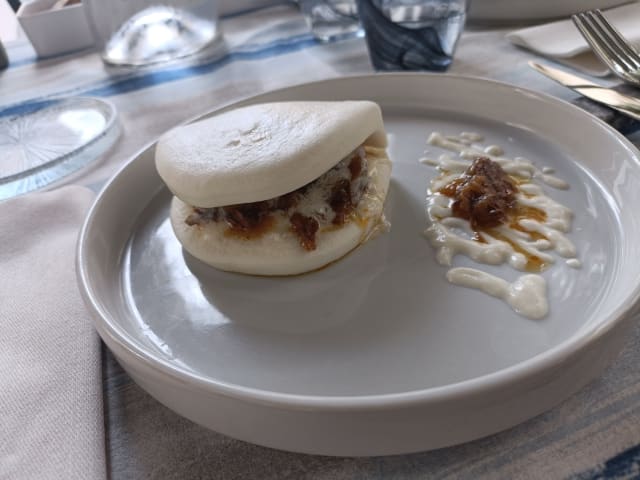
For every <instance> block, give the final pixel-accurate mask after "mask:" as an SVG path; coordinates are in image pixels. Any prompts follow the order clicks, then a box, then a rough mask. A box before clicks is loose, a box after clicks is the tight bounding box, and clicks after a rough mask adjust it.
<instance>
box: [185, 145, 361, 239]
mask: <svg viewBox="0 0 640 480" xmlns="http://www.w3.org/2000/svg"><path fill="white" fill-rule="evenodd" d="M367 186H368V176H367V161H366V157H365V156H364V151H363V149H358V150H357V151H356V152H354V154H352V155H351V156H349V157H347V158H346V159H344V160H342V161H341V162H339V163H338V164H337V165H336V166H335V167H333V168H332V169H331V170H329V171H328V172H326V173H325V174H323V175H322V176H320V177H319V178H318V179H316V180H314V181H313V182H311V183H309V184H307V185H305V186H303V187H301V188H299V189H297V190H294V191H293V192H289V193H287V194H285V195H281V196H279V197H276V198H272V199H270V200H264V201H260V202H253V203H243V204H239V205H229V206H225V207H214V208H199V207H194V208H193V213H191V215H189V216H188V217H187V218H186V220H185V222H186V224H187V225H190V226H193V225H204V224H206V223H208V222H220V221H224V222H226V223H227V225H228V226H229V228H230V229H231V230H232V231H233V232H234V233H239V234H243V233H250V232H252V231H255V230H258V229H260V227H261V226H263V225H264V224H265V222H267V221H269V220H270V219H271V217H272V215H273V214H274V213H276V212H283V213H285V214H286V216H287V217H288V219H289V223H290V225H291V231H292V232H293V233H294V234H295V235H296V236H297V237H298V241H299V242H300V245H301V246H302V248H304V249H305V250H307V251H311V250H315V249H316V235H317V233H318V230H319V229H320V223H321V222H323V221H324V222H326V223H332V224H334V225H343V224H344V223H345V222H346V221H348V219H349V217H350V215H351V214H352V213H353V212H354V211H355V209H356V207H357V206H358V203H359V202H360V199H361V198H362V195H363V194H364V192H365V191H366V189H367ZM314 189H315V190H316V191H318V190H320V192H321V193H322V194H321V195H320V197H318V196H317V195H316V196H314V197H313V201H318V202H319V203H324V204H326V205H328V207H329V208H330V211H329V212H325V211H324V210H325V209H323V208H322V205H317V206H312V207H311V208H310V206H309V205H308V204H309V203H310V202H309V201H308V200H309V196H310V195H312V193H313V192H312V191H313V190H314ZM305 194H308V197H305ZM305 200H307V202H305ZM315 207H317V208H315Z"/></svg>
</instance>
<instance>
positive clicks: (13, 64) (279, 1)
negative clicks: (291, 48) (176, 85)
mask: <svg viewBox="0 0 640 480" xmlns="http://www.w3.org/2000/svg"><path fill="white" fill-rule="evenodd" d="M284 5H296V2H295V1H293V0H274V1H273V2H270V3H268V4H266V5H260V6H259V7H251V8H247V9H244V10H238V11H237V12H233V13H228V14H226V15H222V16H220V20H228V19H231V18H237V17H242V16H243V15H250V14H252V13H256V12H259V11H261V10H266V9H268V8H272V7H278V6H284ZM91 51H93V48H89V49H83V50H79V51H75V52H65V53H59V54H56V55H50V56H48V57H43V58H38V57H36V56H35V55H31V56H29V57H26V58H22V59H20V60H11V61H10V62H9V69H13V68H18V67H24V66H26V65H31V64H34V63H38V62H45V61H49V60H60V59H62V58H65V57H73V56H75V55H81V54H84V53H87V52H91Z"/></svg>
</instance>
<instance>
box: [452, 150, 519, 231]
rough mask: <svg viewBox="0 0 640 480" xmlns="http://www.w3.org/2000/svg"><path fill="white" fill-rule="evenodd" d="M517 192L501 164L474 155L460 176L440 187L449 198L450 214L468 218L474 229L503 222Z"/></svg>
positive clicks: (512, 206)
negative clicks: (474, 157) (450, 203)
mask: <svg viewBox="0 0 640 480" xmlns="http://www.w3.org/2000/svg"><path fill="white" fill-rule="evenodd" d="M517 191H518V190H517V187H516V185H515V184H514V183H513V181H512V180H511V179H510V178H509V176H508V175H507V174H506V173H505V171H504V170H503V169H502V167H501V166H500V165H499V164H498V163H496V162H494V161H492V160H490V159H488V158H486V157H478V158H476V159H475V160H474V161H473V163H472V164H471V166H470V167H469V168H468V169H467V170H466V171H465V172H464V174H463V176H462V177H460V178H458V179H456V180H454V181H453V182H451V183H450V184H448V185H446V186H445V187H444V188H442V189H441V190H440V192H441V193H442V194H443V195H447V196H449V197H451V198H453V204H452V206H451V209H452V212H453V215H454V216H456V217H460V218H464V219H466V220H469V222H470V223H471V227H472V228H473V229H474V230H477V229H479V228H492V227H497V226H499V225H501V224H502V223H504V222H505V221H506V220H507V215H508V213H509V212H510V211H511V210H512V209H513V208H514V207H515V204H516V196H515V194H516V192H517Z"/></svg>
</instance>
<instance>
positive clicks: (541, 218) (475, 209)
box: [438, 157, 548, 272]
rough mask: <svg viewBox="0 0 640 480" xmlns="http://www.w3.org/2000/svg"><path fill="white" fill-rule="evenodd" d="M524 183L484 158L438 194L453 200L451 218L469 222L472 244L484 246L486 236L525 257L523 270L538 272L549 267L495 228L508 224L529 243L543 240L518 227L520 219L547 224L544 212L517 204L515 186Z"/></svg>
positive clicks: (476, 160)
mask: <svg viewBox="0 0 640 480" xmlns="http://www.w3.org/2000/svg"><path fill="white" fill-rule="evenodd" d="M523 183H526V182H525V181H524V180H523V179H521V178H513V177H510V176H509V175H507V173H505V171H504V170H503V169H502V167H500V165H499V164H498V163H496V162H494V161H492V160H490V159H488V158H486V157H478V158H476V159H475V160H474V161H473V163H472V164H471V166H470V167H469V168H468V169H467V170H466V171H465V172H464V173H463V175H462V176H461V177H459V178H456V179H455V180H453V181H452V182H450V183H448V184H447V185H445V186H444V187H442V188H441V189H440V190H438V192H439V193H441V194H442V195H445V196H446V197H449V198H451V199H453V202H452V208H451V209H452V214H453V216H455V217H459V218H464V219H466V220H469V223H470V224H471V229H472V230H473V236H472V239H473V240H474V241H476V242H479V243H486V240H485V238H484V237H483V235H482V234H483V233H486V234H487V235H490V236H492V237H493V238H496V239H498V240H501V241H503V242H506V243H508V244H509V245H511V247H512V248H513V249H514V250H515V251H516V252H518V253H521V254H522V255H524V256H525V258H526V259H527V264H526V266H525V270H527V271H528V272H541V271H542V270H544V269H545V268H546V267H547V266H548V265H547V264H546V263H545V262H544V261H543V260H542V259H541V258H540V257H538V256H537V255H532V254H531V253H529V252H527V251H526V250H524V249H523V248H522V247H520V246H519V245H518V244H516V243H514V242H513V241H512V240H510V239H509V238H507V237H505V236H504V235H502V234H500V233H499V232H498V231H497V230H496V227H498V226H500V225H503V224H507V225H509V227H510V228H512V229H514V230H517V231H520V232H524V233H526V234H528V235H529V237H530V238H531V240H534V241H535V240H540V239H546V237H545V236H544V235H542V234H541V233H538V232H532V231H529V230H526V229H525V228H523V227H522V226H521V225H520V223H519V222H520V221H521V220H523V219H530V220H535V221H537V222H540V223H544V222H545V221H546V220H547V214H546V213H545V212H544V211H542V210H540V209H538V208H534V207H529V206H525V205H520V204H518V203H517V200H516V196H515V194H516V193H517V192H518V187H517V186H518V185H521V184H523Z"/></svg>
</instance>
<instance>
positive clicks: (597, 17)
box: [571, 10, 640, 85]
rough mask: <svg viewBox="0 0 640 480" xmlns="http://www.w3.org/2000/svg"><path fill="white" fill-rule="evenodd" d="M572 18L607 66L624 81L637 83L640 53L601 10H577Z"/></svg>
mask: <svg viewBox="0 0 640 480" xmlns="http://www.w3.org/2000/svg"><path fill="white" fill-rule="evenodd" d="M571 19H572V20H573V23H574V24H575V25H576V27H578V30H580V33H581V34H582V36H583V37H584V39H585V40H586V41H587V43H588V44H589V45H590V46H591V49H592V50H593V52H594V53H595V54H596V55H597V56H598V57H599V58H600V60H602V61H603V62H604V63H605V64H606V65H607V66H608V67H609V70H611V71H612V72H613V73H614V74H615V75H616V76H618V77H620V78H621V79H622V80H624V81H625V82H628V83H632V84H634V85H640V55H638V52H637V51H636V49H635V48H633V47H632V46H631V44H629V42H628V41H627V40H625V38H624V37H623V36H622V35H621V34H620V32H619V31H618V30H617V29H616V28H615V27H614V26H613V25H611V24H610V23H609V22H608V21H607V19H606V18H604V15H602V12H601V11H600V10H589V11H586V12H582V13H578V14H576V15H572V16H571Z"/></svg>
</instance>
